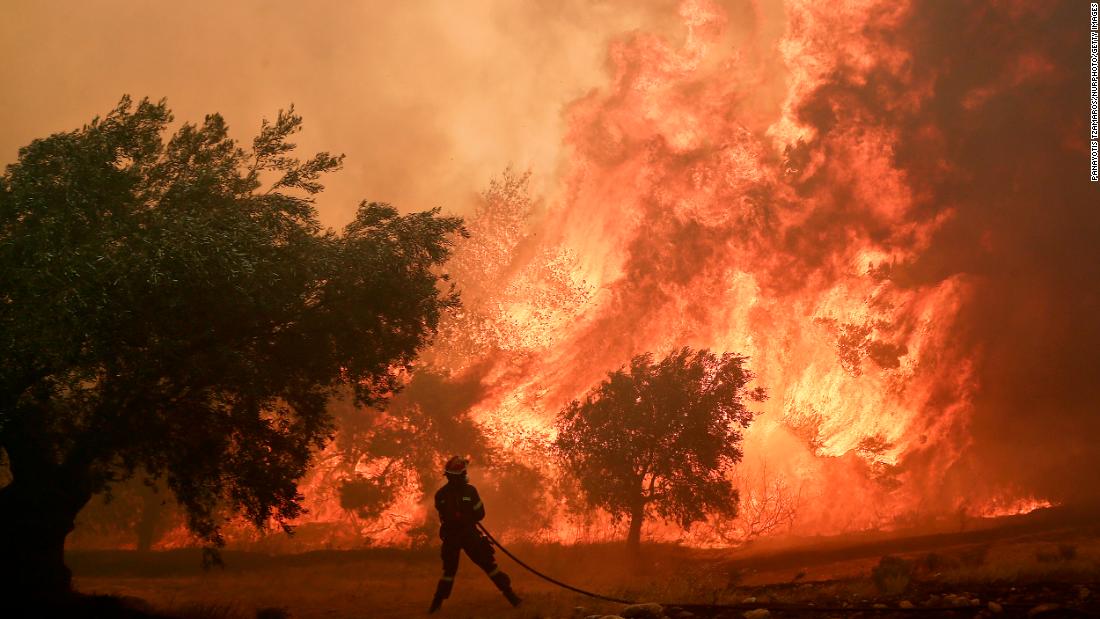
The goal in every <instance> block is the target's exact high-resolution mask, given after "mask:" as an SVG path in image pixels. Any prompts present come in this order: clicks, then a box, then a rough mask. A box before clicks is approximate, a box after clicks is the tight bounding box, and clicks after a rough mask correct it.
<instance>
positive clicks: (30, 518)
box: [0, 463, 91, 600]
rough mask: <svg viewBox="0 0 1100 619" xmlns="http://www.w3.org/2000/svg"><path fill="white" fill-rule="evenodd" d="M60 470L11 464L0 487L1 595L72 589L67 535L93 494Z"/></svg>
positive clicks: (51, 595) (52, 594)
mask: <svg viewBox="0 0 1100 619" xmlns="http://www.w3.org/2000/svg"><path fill="white" fill-rule="evenodd" d="M13 464H14V463H13ZM59 471H60V469H59V468H57V467H55V468H54V469H53V470H51V471H50V472H49V473H52V474H45V475H41V474H39V475H33V476H31V475H28V474H27V473H28V471H25V470H24V471H18V470H17V468H16V467H15V466H13V467H12V473H13V479H12V482H11V483H10V484H8V485H7V486H5V487H3V488H0V599H6V600H11V599H19V598H24V599H26V598H34V597H37V598H42V599H44V600H51V599H56V596H58V595H63V594H66V593H68V592H69V591H70V589H71V586H72V573H71V572H70V571H69V568H67V567H66V566H65V537H66V536H68V535H69V533H70V532H71V531H72V530H73V526H74V524H75V522H76V515H77V514H78V513H79V512H80V510H81V509H82V508H83V507H84V505H85V504H87V503H88V501H89V499H91V492H90V491H89V490H88V485H87V484H82V483H79V482H76V481H74V480H73V479H72V478H71V477H69V478H66V477H65V476H62V475H61V474H60V473H59Z"/></svg>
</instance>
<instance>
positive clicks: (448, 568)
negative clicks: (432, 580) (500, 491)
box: [428, 456, 520, 613]
mask: <svg viewBox="0 0 1100 619" xmlns="http://www.w3.org/2000/svg"><path fill="white" fill-rule="evenodd" d="M466 464H467V460H466V459H465V458H463V457H461V456H454V457H452V458H451V459H450V460H448V461H447V464H446V466H444V467H443V473H444V475H445V476H446V477H447V484H446V485H445V486H443V487H442V488H440V489H439V491H438V492H436V493H435V508H436V509H437V510H438V511H439V522H440V527H439V537H440V539H442V540H443V552H442V555H443V577H442V578H440V579H439V585H438V586H436V589H435V597H434V598H433V599H432V605H431V607H430V608H429V609H428V612H429V613H434V612H435V611H437V610H439V607H440V606H442V605H443V600H445V599H447V598H448V597H450V595H451V588H452V587H454V584H455V574H456V573H457V572H458V558H459V553H460V552H461V551H463V550H465V551H466V556H468V557H470V560H471V561H473V562H474V564H476V565H477V566H478V567H480V568H481V569H483V570H485V573H486V574H488V575H489V578H490V579H491V580H492V581H493V584H495V585H496V586H497V588H498V589H500V591H501V593H503V594H504V597H505V598H507V599H508V601H509V602H511V604H512V606H519V603H520V598H519V596H518V595H516V593H515V592H514V591H512V581H511V579H510V578H508V575H507V574H505V573H504V572H502V571H500V568H499V567H497V562H496V560H495V559H494V558H493V545H492V544H490V543H489V540H488V539H486V538H485V536H484V535H482V534H481V532H480V531H478V530H477V526H476V525H477V523H478V522H480V521H481V519H482V518H484V517H485V506H484V505H483V504H482V503H481V497H479V496H478V495H477V489H476V488H474V487H473V486H471V485H470V484H469V482H468V481H467V479H466Z"/></svg>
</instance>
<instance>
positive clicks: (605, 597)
mask: <svg viewBox="0 0 1100 619" xmlns="http://www.w3.org/2000/svg"><path fill="white" fill-rule="evenodd" d="M477 528H478V530H479V531H481V533H482V534H484V535H485V537H486V538H488V539H489V543H491V544H492V545H494V546H496V547H497V548H500V551H501V552H503V553H504V554H506V555H508V557H509V558H510V559H512V560H513V561H515V562H516V563H518V564H519V565H520V567H522V568H523V569H525V570H527V571H528V572H531V573H532V574H534V575H535V576H538V577H539V578H541V579H543V580H545V581H547V582H550V583H553V584H555V585H557V586H559V587H562V588H564V589H569V590H570V591H575V592H577V593H579V594H581V595H587V596H588V597H592V598H596V599H600V600H607V601H608V602H618V603H619V604H634V603H635V601H634V600H625V599H623V598H616V597H611V596H609V595H601V594H599V593H593V592H591V591H585V590H584V589H581V588H580V587H574V586H573V585H570V584H566V583H564V582H562V581H560V580H558V579H556V578H554V577H552V576H547V575H546V574H543V573H542V572H540V571H538V570H536V569H535V568H533V567H531V566H530V565H527V564H526V563H524V562H523V561H521V560H520V558H519V557H517V556H516V555H514V554H512V553H511V552H508V549H507V548H505V547H504V546H503V545H501V543H500V542H498V541H497V540H496V538H495V537H493V534H492V533H489V530H488V529H486V528H485V527H484V526H482V524H481V523H480V522H479V523H477Z"/></svg>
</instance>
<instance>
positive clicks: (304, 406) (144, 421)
mask: <svg viewBox="0 0 1100 619" xmlns="http://www.w3.org/2000/svg"><path fill="white" fill-rule="evenodd" d="M171 121H172V116H171V114H170V112H169V110H168V108H167V106H166V104H165V103H164V102H163V101H161V102H159V103H152V102H150V101H148V100H142V101H141V102H139V103H138V104H137V105H136V106H135V105H134V104H133V103H132V102H131V100H130V99H129V98H128V97H125V98H123V99H122V101H121V102H120V103H119V105H118V106H117V107H116V108H115V109H114V110H113V111H111V112H110V113H109V114H107V116H106V117H104V118H97V119H95V120H93V121H92V123H91V124H89V125H86V126H84V127H83V128H81V129H79V130H76V131H71V132H68V133H59V134H55V135H52V136H50V137H48V138H45V139H40V140H35V141H34V142H32V143H31V144H30V145H28V146H26V147H24V148H23V149H21V150H20V152H19V159H18V162H17V163H15V164H12V165H10V166H8V168H7V169H6V171H5V173H4V174H3V176H2V177H0V281H2V282H4V284H3V288H2V290H0V447H3V450H4V451H5V452H6V453H7V456H8V457H9V459H10V462H11V470H12V473H13V475H14V480H15V482H19V480H20V476H21V475H22V476H23V478H24V479H25V480H29V481H28V483H36V482H35V480H40V481H41V483H47V482H48V480H50V479H55V478H59V477H62V476H63V477H64V478H65V479H67V480H71V481H72V483H73V484H74V485H75V486H79V487H80V488H82V489H83V490H86V491H89V492H92V493H94V492H99V491H102V490H104V489H105V488H106V487H107V486H108V485H109V484H111V483H114V482H118V481H120V480H122V479H125V478H127V477H129V476H131V475H133V474H134V472H135V471H137V470H142V471H145V472H146V473H147V474H148V475H150V476H151V477H154V478H160V479H163V480H164V481H165V482H166V484H167V486H168V487H169V488H170V489H171V490H172V492H173V493H174V494H175V496H176V498H177V499H178V501H179V502H180V504H181V505H182V506H183V507H184V508H185V509H186V511H187V513H188V515H189V524H190V526H191V527H192V529H193V530H194V531H195V532H196V533H198V534H199V535H200V536H202V537H204V538H205V539H207V540H209V541H211V542H219V541H220V536H219V534H218V527H217V521H218V517H217V508H218V506H219V505H222V504H225V505H229V506H231V507H233V508H235V509H236V510H239V511H240V512H241V513H243V515H244V516H246V517H247V518H248V519H249V520H250V521H252V522H253V523H254V524H255V525H257V526H263V525H264V524H265V523H266V522H268V521H269V520H270V519H272V518H273V519H275V520H276V521H278V522H280V523H283V524H284V526H285V523H286V521H288V520H290V519H293V518H294V517H296V516H298V515H299V514H300V512H301V508H300V505H299V500H300V496H299V494H298V491H297V487H296V482H297V480H298V479H299V478H300V477H301V476H302V474H303V473H304V471H305V469H306V466H307V464H308V461H309V459H310V454H311V451H312V450H313V449H314V448H317V447H320V446H322V445H323V444H324V443H325V442H326V441H327V440H328V439H329V438H330V437H331V434H332V430H333V423H332V418H331V416H330V414H329V412H328V411H327V410H326V405H327V403H328V401H329V399H330V397H331V396H332V395H333V394H334V393H335V392H336V390H338V389H344V390H351V391H352V392H353V393H354V395H355V400H356V402H358V403H359V404H363V405H379V404H381V403H382V402H384V401H385V400H386V399H387V398H388V397H389V396H390V395H391V394H392V393H393V392H394V391H395V390H396V389H397V387H398V385H399V377H400V376H401V375H403V373H404V372H406V371H407V370H408V369H409V366H410V364H411V362H412V361H413V359H414V358H415V356H416V354H417V352H418V351H419V350H420V349H421V348H422V347H423V346H424V345H425V344H426V343H427V342H428V340H429V339H430V337H431V336H432V334H433V333H434V331H435V329H436V327H437V325H438V322H439V318H440V314H441V312H442V311H444V310H446V309H447V308H450V307H452V306H455V305H456V304H457V295H456V294H455V293H454V292H453V290H450V289H448V288H447V287H446V285H445V281H444V280H445V279H446V276H445V275H441V274H440V273H439V267H440V265H442V264H443V263H444V262H445V261H446V259H447V257H448V254H449V252H450V249H451V244H452V241H453V239H454V237H455V236H456V234H462V233H464V231H463V230H462V228H461V221H460V220H458V219H456V218H451V217H441V216H439V214H438V211H437V210H433V211H429V212H423V213H414V214H410V215H400V214H399V213H398V212H397V211H396V210H395V209H393V208H392V207H390V206H388V205H385V204H377V203H368V202H364V203H362V204H360V206H359V208H358V211H357V213H356V216H355V219H354V221H353V222H352V223H351V224H349V225H348V226H347V227H346V228H345V229H344V230H343V232H342V233H334V232H331V231H325V230H322V228H321V226H320V224H319V222H318V220H317V215H316V211H315V208H314V197H315V196H316V194H318V193H319V192H320V191H322V189H323V186H322V184H321V182H320V179H321V177H322V176H323V175H324V174H325V173H328V172H331V171H334V170H336V169H338V168H339V167H340V165H341V160H342V157H338V156H332V155H330V154H328V153H319V154H317V155H316V156H314V157H312V158H310V159H308V160H305V161H301V160H299V159H297V158H295V157H293V151H294V144H292V143H291V142H290V141H289V139H290V137H291V136H292V135H293V134H294V133H295V132H297V131H298V130H299V129H300V126H301V118H300V117H299V116H297V115H296V114H295V113H294V111H293V108H291V109H290V110H287V111H283V112H280V113H279V115H278V118H277V119H276V120H275V122H272V123H269V122H267V121H265V122H264V123H263V125H262V127H261V130H260V134H259V135H258V136H257V137H256V138H255V140H254V141H253V143H252V148H251V149H250V150H245V149H242V148H241V147H240V146H238V144H237V143H236V142H235V141H234V140H233V139H232V138H230V137H229V135H228V129H227V126H226V124H225V122H224V121H223V120H222V118H221V117H220V116H218V115H216V114H215V115H209V116H207V117H206V119H205V120H204V121H203V123H202V124H200V125H194V124H189V123H188V124H184V125H182V126H181V127H180V128H179V129H178V130H177V131H176V132H175V133H174V134H173V135H172V136H171V137H170V138H169V139H168V140H167V142H165V141H164V139H163V137H164V136H165V135H166V133H167V130H168V126H169V123H170V122H171Z"/></svg>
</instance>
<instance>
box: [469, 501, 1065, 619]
mask: <svg viewBox="0 0 1100 619" xmlns="http://www.w3.org/2000/svg"><path fill="white" fill-rule="evenodd" d="M477 528H478V530H479V531H481V533H482V534H483V535H485V537H486V538H487V539H488V540H489V543H491V544H492V545H494V546H496V547H497V548H499V549H500V551H501V552H503V553H504V554H506V555H508V557H509V558H510V559H512V560H513V561H515V562H516V563H518V564H519V565H520V567H522V568H523V569H525V570H527V571H528V572H531V573H532V574H534V575H535V576H538V577H539V578H541V579H543V580H545V581H547V582H549V583H552V584H555V585H557V586H559V587H562V588H563V589H568V590H570V591H573V592H576V593H579V594H581V595H586V596H588V597H591V598H596V599H599V600H606V601H608V602H616V603H619V604H637V601H636V600H627V599H624V598H617V597H611V596H609V595H603V594H600V593H594V592H592V591H586V590H584V589H581V588H580V587H574V586H573V585H570V584H568V583H564V582H562V581H560V580H558V579H556V578H554V577H552V576H547V575H546V574H543V573H542V572H540V571H538V570H536V569H535V568H533V567H531V566H530V565H527V564H526V563H524V562H523V561H522V560H521V559H520V558H519V557H517V556H516V555H514V554H512V553H511V552H509V551H508V549H507V548H505V547H504V546H503V545H502V544H501V543H500V542H498V541H497V540H496V538H495V537H493V534H492V533H489V530H488V529H486V528H485V527H484V526H483V525H482V524H481V523H480V522H479V523H477ZM665 605H666V606H668V604H665ZM675 606H677V607H679V608H682V609H685V610H687V609H695V610H697V611H701V610H717V609H726V610H733V609H737V610H746V609H756V608H765V609H770V610H773V611H779V612H791V613H796V614H802V613H807V612H809V613H815V612H824V613H853V612H870V613H871V614H879V613H890V614H895V613H900V614H925V613H931V614H936V615H939V614H942V613H944V612H947V613H953V612H955V611H963V612H965V611H967V610H972V609H971V608H969V607H967V608H942V607H939V606H935V607H919V606H918V607H913V606H910V607H908V608H886V607H885V606H884V605H877V606H870V605H866V604H863V605H852V606H831V605H822V606H817V605H814V604H812V603H811V604H783V603H770V604H760V603H751V604H676V605H675ZM1002 606H1003V607H1005V608H1008V607H1012V608H1013V609H1014V610H1020V611H1021V612H1022V611H1024V610H1026V609H1028V608H1030V605H1027V604H1003V605H1002ZM1064 610H1067V611H1069V612H1070V613H1071V614H1070V615H1067V616H1074V617H1076V616H1081V617H1084V616H1087V615H1086V614H1084V613H1080V611H1077V610H1075V609H1064Z"/></svg>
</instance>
